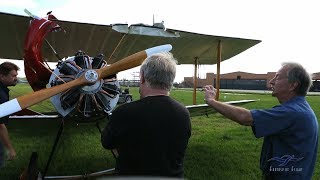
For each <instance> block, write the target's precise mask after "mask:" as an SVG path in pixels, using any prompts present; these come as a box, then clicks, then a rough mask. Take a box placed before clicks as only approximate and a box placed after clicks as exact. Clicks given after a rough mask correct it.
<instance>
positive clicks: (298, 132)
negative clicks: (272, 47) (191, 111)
mask: <svg viewBox="0 0 320 180" xmlns="http://www.w3.org/2000/svg"><path fill="white" fill-rule="evenodd" d="M311 82H312V81H311V77H310V75H309V74H308V73H307V71H306V70H305V69H304V68H303V67H302V66H301V65H300V64H297V63H283V64H282V68H281V69H280V70H279V71H278V72H277V73H276V75H275V77H274V78H273V79H271V80H270V84H271V90H272V96H275V97H277V99H278V101H279V102H280V105H277V106H274V107H273V108H271V109H265V110H251V111H249V110H247V109H244V108H241V107H235V106H231V105H227V104H224V103H221V102H219V101H216V100H215V99H214V97H215V95H216V91H215V89H214V88H213V87H212V86H205V87H204V90H205V100H206V102H207V103H208V105H210V106H212V107H213V108H214V109H216V110H217V111H218V112H220V113H221V114H223V115H224V116H226V117H227V118H229V119H231V120H233V121H235V122H238V123H239V124H242V125H246V126H252V130H253V133H254V135H255V136H256V137H257V138H259V137H264V141H263V146H262V151H261V157H260V168H261V170H262V172H263V175H264V178H265V179H267V180H269V179H288V180H296V179H299V180H300V179H301V180H310V179H311V178H312V174H313V171H314V167H315V162H316V157H317V150H318V120H317V118H316V116H315V113H314V112H313V110H312V109H311V107H310V105H309V104H308V102H307V101H306V99H305V96H306V95H307V92H308V91H309V88H310V86H311Z"/></svg>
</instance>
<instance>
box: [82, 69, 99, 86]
mask: <svg viewBox="0 0 320 180" xmlns="http://www.w3.org/2000/svg"><path fill="white" fill-rule="evenodd" d="M84 77H85V78H86V80H87V81H89V82H91V83H94V82H96V81H97V80H98V73H97V71H95V70H93V69H89V70H87V71H86V72H85V73H84Z"/></svg>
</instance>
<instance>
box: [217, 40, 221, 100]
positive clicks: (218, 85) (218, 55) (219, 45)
mask: <svg viewBox="0 0 320 180" xmlns="http://www.w3.org/2000/svg"><path fill="white" fill-rule="evenodd" d="M221 51H222V43H221V40H219V42H218V47H217V77H216V89H217V94H216V100H219V93H220V63H221Z"/></svg>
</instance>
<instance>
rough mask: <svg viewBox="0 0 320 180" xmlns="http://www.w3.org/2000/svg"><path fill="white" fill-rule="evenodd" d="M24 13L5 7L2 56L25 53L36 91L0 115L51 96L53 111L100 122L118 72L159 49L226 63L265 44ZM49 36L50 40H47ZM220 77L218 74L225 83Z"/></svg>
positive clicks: (112, 100)
mask: <svg viewBox="0 0 320 180" xmlns="http://www.w3.org/2000/svg"><path fill="white" fill-rule="evenodd" d="M26 13H27V14H28V15H29V16H20V15H14V14H8V13H2V12H0V20H1V22H2V23H3V24H4V25H5V26H6V28H2V29H1V34H2V35H3V38H2V41H1V42H0V58H6V59H24V63H25V73H26V77H27V79H28V81H29V84H30V86H31V87H32V88H33V90H34V91H35V92H32V93H30V94H27V95H24V96H21V97H18V98H15V99H12V100H10V101H8V102H6V103H3V104H1V105H0V117H4V116H7V115H11V114H14V113H16V112H19V111H21V110H23V109H26V108H28V107H30V106H32V105H34V104H37V103H39V102H41V101H43V100H45V99H48V98H51V102H52V103H53V105H54V106H55V108H56V110H57V112H58V115H59V116H55V117H63V119H66V118H71V117H76V118H74V119H77V120H79V119H82V120H84V121H86V122H91V121H93V122H94V121H96V118H95V117H101V116H102V117H105V116H107V115H109V114H110V113H112V110H113V109H114V107H115V106H116V104H117V101H118V94H119V89H120V87H119V82H118V81H117V78H116V74H117V73H118V72H120V71H123V70H127V69H130V68H133V67H136V66H139V65H140V64H141V63H142V61H143V60H144V59H145V58H146V57H147V56H149V55H151V54H153V53H156V52H160V51H171V52H172V53H173V54H174V56H175V57H176V58H177V59H178V61H179V64H195V66H196V65H197V64H215V63H217V64H218V65H219V64H220V62H221V61H223V60H227V59H229V58H231V57H233V56H235V55H237V54H239V53H241V52H243V51H245V50H246V49H248V48H250V47H252V46H254V45H256V44H258V43H259V42H260V41H259V40H251V39H241V38H231V37H222V36H212V35H204V34H197V33H191V32H185V31H180V30H174V29H165V28H164V27H163V26H155V25H152V26H149V25H144V24H136V25H131V26H128V25H127V24H113V25H98V24H88V23H78V22H69V21H61V20H57V18H56V17H55V16H53V15H52V14H51V12H49V13H48V14H47V17H45V18H39V17H37V16H35V15H32V14H31V13H30V12H28V11H26ZM51 32H54V33H51ZM23 41H24V44H23V43H22V42H23ZM43 42H46V43H47V46H42V43H43ZM88 54H93V55H95V56H94V57H90V56H89V55H88ZM70 55H73V56H70ZM69 56H70V57H69ZM105 57H106V58H105ZM47 62H58V64H57V68H56V69H54V70H52V69H51V68H50V67H49V66H48V65H47ZM195 69H196V68H195ZM218 72H220V66H218ZM195 74H196V71H195ZM195 79H196V78H195ZM218 80H219V73H218V77H217V88H218V89H219V81H218ZM194 84H196V81H195V83H194ZM195 91H196V89H195V88H194V92H195ZM195 98H196V97H195V93H194V99H195ZM252 101H253V100H242V101H233V102H229V103H230V104H239V103H247V102H252ZM194 102H195V101H194ZM4 107H5V108H4ZM187 108H188V109H190V112H191V113H192V112H194V111H199V110H200V109H201V111H202V112H205V113H207V112H209V109H211V108H208V106H207V105H193V106H188V107H187ZM194 109H196V110H194ZM203 109H205V110H203ZM45 117H47V116H45ZM13 118H16V116H14V117H13ZM58 136H59V137H60V135H58ZM54 147H55V146H54ZM53 150H54V149H53ZM52 153H53V152H52ZM51 155H52V154H51ZM50 158H51V156H50ZM49 161H50V160H49ZM49 161H48V164H49ZM48 164H47V167H46V170H47V168H48ZM46 170H45V172H46ZM44 175H45V173H44Z"/></svg>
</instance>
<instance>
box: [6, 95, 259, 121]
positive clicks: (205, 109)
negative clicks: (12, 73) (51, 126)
mask: <svg viewBox="0 0 320 180" xmlns="http://www.w3.org/2000/svg"><path fill="white" fill-rule="evenodd" d="M255 101H256V100H238V101H228V102H225V103H226V104H232V105H242V104H246V103H250V102H255ZM186 108H187V109H188V110H189V112H190V116H191V117H195V116H203V115H208V114H212V113H216V111H215V110H214V109H213V108H212V107H210V106H209V105H208V104H199V105H189V106H186ZM9 118H10V119H32V118H34V119H41V118H42V119H52V118H54V119H55V118H61V116H59V115H58V114H52V113H48V114H47V113H45V114H37V115H23V114H14V115H11V116H9Z"/></svg>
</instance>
